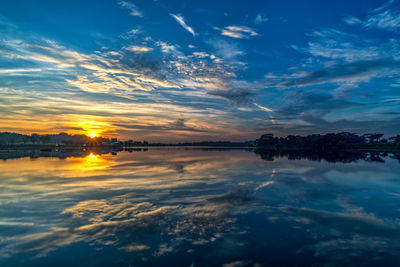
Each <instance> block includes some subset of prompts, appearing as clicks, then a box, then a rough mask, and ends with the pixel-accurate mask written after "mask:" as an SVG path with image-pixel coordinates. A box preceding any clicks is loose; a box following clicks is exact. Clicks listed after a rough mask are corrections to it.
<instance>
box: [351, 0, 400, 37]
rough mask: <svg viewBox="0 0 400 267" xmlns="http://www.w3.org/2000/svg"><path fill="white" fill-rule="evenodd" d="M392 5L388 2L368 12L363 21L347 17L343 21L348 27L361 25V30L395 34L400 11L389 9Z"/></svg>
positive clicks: (397, 28)
mask: <svg viewBox="0 0 400 267" xmlns="http://www.w3.org/2000/svg"><path fill="white" fill-rule="evenodd" d="M393 3H394V1H393V0H390V1H388V2H386V3H385V4H383V5H382V6H380V7H377V8H375V9H373V10H370V11H369V12H368V16H367V17H366V19H365V20H361V19H359V18H356V17H354V16H349V17H346V18H344V19H343V21H344V22H345V23H347V24H350V25H362V27H363V28H367V29H380V30H386V31H393V32H397V31H399V30H400V11H399V10H398V9H393V8H392V9H391V8H390V6H391V5H392V4H393Z"/></svg>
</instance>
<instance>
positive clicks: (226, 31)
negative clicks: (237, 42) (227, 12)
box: [214, 25, 259, 39]
mask: <svg viewBox="0 0 400 267" xmlns="http://www.w3.org/2000/svg"><path fill="white" fill-rule="evenodd" d="M214 29H215V30H217V31H219V32H220V33H221V35H224V36H229V37H231V38H236V39H249V38H250V37H254V36H258V35H259V34H258V33H257V32H256V31H255V30H253V29H252V28H250V27H247V26H234V25H232V26H226V27H225V28H222V29H221V28H218V27H214Z"/></svg>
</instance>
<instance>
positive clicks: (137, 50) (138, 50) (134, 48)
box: [125, 45, 153, 53]
mask: <svg viewBox="0 0 400 267" xmlns="http://www.w3.org/2000/svg"><path fill="white" fill-rule="evenodd" d="M125 49H126V50H128V51H132V52H134V53H146V52H150V51H153V48H152V47H148V46H138V45H131V46H128V47H125Z"/></svg>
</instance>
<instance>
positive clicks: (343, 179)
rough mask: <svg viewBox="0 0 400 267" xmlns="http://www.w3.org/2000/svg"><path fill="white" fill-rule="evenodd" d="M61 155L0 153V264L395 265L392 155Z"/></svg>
mask: <svg viewBox="0 0 400 267" xmlns="http://www.w3.org/2000/svg"><path fill="white" fill-rule="evenodd" d="M46 155H47V156H46ZM60 155H61V154H57V155H52V154H46V153H42V154H40V155H33V154H31V155H30V156H26V155H23V156H20V157H18V156H16V157H14V158H12V157H10V158H7V157H4V156H3V158H4V159H3V160H1V161H0V266H187V267H189V266H225V267H229V266H231V267H232V266H277V265H280V266H310V265H316V266H332V265H342V266H343V265H352V266H369V265H370V266H376V265H382V266H396V265H397V266H399V265H400V164H399V160H398V159H396V158H395V156H394V155H392V154H383V155H379V154H375V155H367V156H366V157H363V158H357V157H356V158H354V157H350V159H346V158H345V159H342V158H340V159H339V160H337V161H336V160H328V161H330V162H328V161H327V160H326V159H324V158H318V157H309V158H310V159H313V160H309V159H306V158H304V157H302V156H294V157H293V156H290V155H289V156H288V157H285V156H278V155H268V154H259V153H254V152H253V151H249V150H246V149H201V148H180V147H172V148H149V149H135V150H131V151H121V152H118V153H115V152H113V153H100V152H97V153H96V152H93V153H89V152H86V153H75V154H74V153H70V154H68V153H67V154H64V155H63V156H60ZM334 161H336V162H334Z"/></svg>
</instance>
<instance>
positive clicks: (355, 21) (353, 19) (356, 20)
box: [343, 16, 362, 25]
mask: <svg viewBox="0 0 400 267" xmlns="http://www.w3.org/2000/svg"><path fill="white" fill-rule="evenodd" d="M343 21H344V22H345V23H347V24H349V25H357V24H361V23H362V21H361V20H360V19H359V18H356V17H354V16H348V17H346V18H344V19H343Z"/></svg>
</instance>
